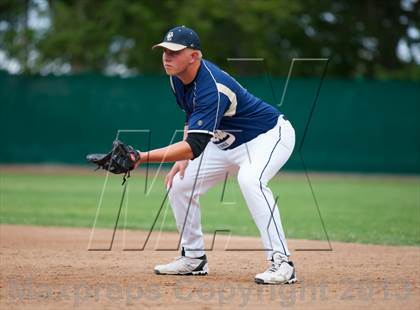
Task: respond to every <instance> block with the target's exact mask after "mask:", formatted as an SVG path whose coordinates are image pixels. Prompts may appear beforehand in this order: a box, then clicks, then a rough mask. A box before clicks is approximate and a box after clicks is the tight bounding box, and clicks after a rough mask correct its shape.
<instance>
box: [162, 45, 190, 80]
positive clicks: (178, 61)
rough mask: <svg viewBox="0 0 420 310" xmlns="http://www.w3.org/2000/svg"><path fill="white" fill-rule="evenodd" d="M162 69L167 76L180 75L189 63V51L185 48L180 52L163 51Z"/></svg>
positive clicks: (165, 49)
mask: <svg viewBox="0 0 420 310" xmlns="http://www.w3.org/2000/svg"><path fill="white" fill-rule="evenodd" d="M162 61H163V67H164V68H165V71H166V74H168V75H179V74H182V73H183V72H184V71H185V70H186V69H187V68H188V66H189V65H190V63H191V51H190V50H189V49H187V48H185V49H183V50H180V51H171V50H169V49H167V48H164V49H163V55H162Z"/></svg>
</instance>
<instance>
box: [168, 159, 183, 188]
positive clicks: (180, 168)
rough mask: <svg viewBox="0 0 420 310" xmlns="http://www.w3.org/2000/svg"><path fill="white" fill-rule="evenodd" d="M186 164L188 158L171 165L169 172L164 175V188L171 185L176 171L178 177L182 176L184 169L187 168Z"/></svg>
mask: <svg viewBox="0 0 420 310" xmlns="http://www.w3.org/2000/svg"><path fill="white" fill-rule="evenodd" d="M187 166H188V160H180V161H177V162H176V163H175V164H174V165H173V167H172V169H171V171H169V173H168V174H167V175H166V177H165V186H166V188H170V187H171V186H172V181H173V179H174V177H175V175H176V174H177V173H179V177H180V178H181V179H183V178H184V174H185V169H187Z"/></svg>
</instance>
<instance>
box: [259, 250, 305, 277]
mask: <svg viewBox="0 0 420 310" xmlns="http://www.w3.org/2000/svg"><path fill="white" fill-rule="evenodd" d="M296 281H297V279H296V271H295V267H294V266H293V263H292V262H289V261H287V260H286V259H284V258H283V257H282V256H281V254H280V253H275V254H274V255H273V261H272V262H271V266H270V268H268V269H267V270H266V271H264V272H263V273H259V274H257V275H256V276H255V282H256V283H258V284H292V283H295V282H296Z"/></svg>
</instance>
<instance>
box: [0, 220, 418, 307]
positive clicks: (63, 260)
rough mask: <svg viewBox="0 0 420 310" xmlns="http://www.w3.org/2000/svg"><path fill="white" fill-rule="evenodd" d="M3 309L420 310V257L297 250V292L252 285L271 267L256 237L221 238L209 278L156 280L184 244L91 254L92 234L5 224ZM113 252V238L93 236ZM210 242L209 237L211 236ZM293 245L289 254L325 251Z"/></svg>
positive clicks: (392, 251) (124, 239)
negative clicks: (161, 265) (156, 268)
mask: <svg viewBox="0 0 420 310" xmlns="http://www.w3.org/2000/svg"><path fill="white" fill-rule="evenodd" d="M0 233H1V256H0V258H1V280H0V308H1V309H60V308H61V309H69V308H72V309H119V308H131V309H139V308H153V309H159V308H160V309H163V308H165V309H220V308H222V309H280V308H282V309H283V308H286V309H303V308H304V309H395V308H398V309H419V307H420V280H419V279H420V248H418V247H387V246H372V245H360V244H350V243H332V247H333V251H293V252H292V253H293V260H294V262H295V264H296V266H297V275H298V281H299V282H298V283H297V284H295V285H283V286H262V285H257V284H254V282H253V277H254V275H255V274H256V273H258V272H261V271H262V270H263V269H265V268H266V265H265V264H266V262H265V258H264V254H263V252H258V251H254V252H253V251H224V250H223V249H224V248H226V247H228V248H236V249H238V248H243V249H251V248H254V247H260V246H261V245H260V241H259V240H258V239H256V238H246V237H232V238H230V240H229V239H228V238H226V237H220V238H216V242H215V246H214V250H213V251H208V252H207V254H208V257H209V262H210V274H209V275H208V276H202V277H185V276H184V277H182V276H181V277H180V276H157V275H154V274H153V266H154V265H155V264H157V263H164V262H167V261H169V260H170V259H172V258H173V257H175V256H177V254H178V252H176V251H161V250H160V251H157V250H153V248H155V249H156V248H159V249H162V248H166V249H168V248H173V247H174V246H176V244H177V240H178V235H177V234H174V233H162V234H161V235H158V236H153V235H152V236H151V238H150V240H149V242H148V243H147V246H146V248H145V250H144V251H124V250H123V249H127V248H140V246H141V245H142V244H144V240H145V237H146V233H145V232H137V231H130V232H127V233H126V234H124V233H123V232H120V231H118V232H117V234H116V239H115V242H114V247H113V249H112V251H88V250H87V248H88V242H89V238H90V235H91V230H90V229H82V228H77V229H74V228H55V227H33V226H13V225H1V226H0ZM92 237H93V239H92V240H93V241H92V243H91V244H90V247H91V249H93V248H95V249H98V248H106V247H108V246H109V242H110V240H111V237H112V231H110V230H97V231H95V232H94V234H93V235H92ZM206 238H207V240H206V244H209V243H211V236H207V237H206ZM325 247H326V245H325V243H324V242H317V241H305V240H291V241H290V248H291V249H296V248H325Z"/></svg>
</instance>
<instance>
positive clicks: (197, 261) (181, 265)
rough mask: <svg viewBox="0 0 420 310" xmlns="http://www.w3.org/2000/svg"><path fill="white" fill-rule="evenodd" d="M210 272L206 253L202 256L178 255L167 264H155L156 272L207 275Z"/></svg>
mask: <svg viewBox="0 0 420 310" xmlns="http://www.w3.org/2000/svg"><path fill="white" fill-rule="evenodd" d="M208 272H209V267H208V263H207V257H206V255H204V256H202V257H200V258H190V257H186V256H178V257H177V258H175V260H174V261H173V262H171V263H169V264H166V265H157V266H155V273H156V274H172V275H185V276H187V275H194V276H198V275H206V274H208Z"/></svg>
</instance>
